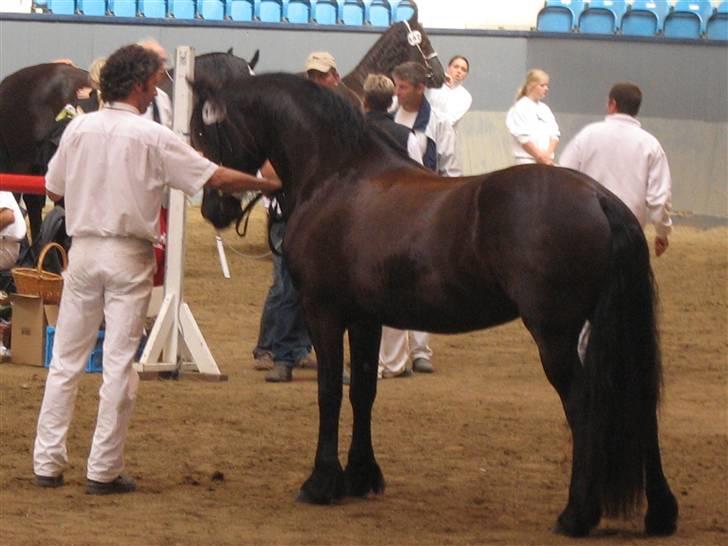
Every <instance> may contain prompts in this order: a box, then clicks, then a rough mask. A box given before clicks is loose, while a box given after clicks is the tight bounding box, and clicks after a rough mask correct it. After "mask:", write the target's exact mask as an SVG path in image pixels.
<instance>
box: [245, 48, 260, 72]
mask: <svg viewBox="0 0 728 546" xmlns="http://www.w3.org/2000/svg"><path fill="white" fill-rule="evenodd" d="M259 59H260V49H256V50H255V53H253V58H252V59H250V61H249V62H248V65H249V66H250V70H251V71H252V70H253V69H254V68H255V65H256V64H258V60H259Z"/></svg>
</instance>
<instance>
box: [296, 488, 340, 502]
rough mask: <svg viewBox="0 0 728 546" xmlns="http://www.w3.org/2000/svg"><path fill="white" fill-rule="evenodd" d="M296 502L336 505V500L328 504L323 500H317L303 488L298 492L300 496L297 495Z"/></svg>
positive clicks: (331, 500)
mask: <svg viewBox="0 0 728 546" xmlns="http://www.w3.org/2000/svg"><path fill="white" fill-rule="evenodd" d="M296 502H301V503H304V504H335V503H336V500H335V499H329V501H328V502H326V501H325V500H323V499H319V500H316V499H314V498H313V497H312V496H311V495H309V494H308V493H306V491H304V490H303V488H302V489H301V490H300V491H299V492H298V495H296Z"/></svg>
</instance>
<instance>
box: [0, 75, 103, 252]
mask: <svg viewBox="0 0 728 546" xmlns="http://www.w3.org/2000/svg"><path fill="white" fill-rule="evenodd" d="M84 87H91V82H90V81H89V77H88V73H87V72H86V71H85V70H81V69H80V68H78V67H75V66H72V65H69V64H64V63H45V64H39V65H34V66H29V67H26V68H22V69H20V70H18V71H17V72H14V73H13V74H10V75H9V76H7V77H6V78H5V79H3V80H2V82H0V172H9V173H18V174H43V173H44V172H45V168H46V165H44V164H42V161H40V157H39V150H40V147H41V146H42V145H43V143H44V141H45V139H46V138H47V137H48V135H49V134H50V133H51V131H52V130H53V129H54V127H55V124H56V121H55V118H56V115H57V114H58V113H59V112H60V111H61V109H62V108H63V107H64V106H65V105H66V104H74V105H75V104H76V103H77V102H78V99H77V95H76V93H77V91H78V90H79V89H81V88H84ZM23 200H24V201H25V205H26V207H27V209H28V217H29V219H30V228H31V236H32V238H33V240H35V239H36V237H38V234H39V233H40V225H41V221H42V218H41V213H42V211H43V205H44V204H45V196H43V195H28V194H26V195H24V196H23Z"/></svg>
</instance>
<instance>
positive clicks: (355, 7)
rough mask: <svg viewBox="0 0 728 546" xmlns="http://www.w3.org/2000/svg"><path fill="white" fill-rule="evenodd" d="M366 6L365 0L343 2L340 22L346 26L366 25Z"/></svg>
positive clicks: (346, 0)
mask: <svg viewBox="0 0 728 546" xmlns="http://www.w3.org/2000/svg"><path fill="white" fill-rule="evenodd" d="M365 14H366V6H365V5H364V0H342V1H340V4H339V21H341V23H343V24H345V25H355V26H361V25H363V24H364V18H365Z"/></svg>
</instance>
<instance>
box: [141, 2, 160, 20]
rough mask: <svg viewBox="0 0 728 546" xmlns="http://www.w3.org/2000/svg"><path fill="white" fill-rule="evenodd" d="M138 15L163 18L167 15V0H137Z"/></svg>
mask: <svg viewBox="0 0 728 546" xmlns="http://www.w3.org/2000/svg"><path fill="white" fill-rule="evenodd" d="M138 7H139V15H141V16H142V17H154V18H157V19H164V18H165V17H166V16H167V2H166V1H165V0H139V6H138Z"/></svg>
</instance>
